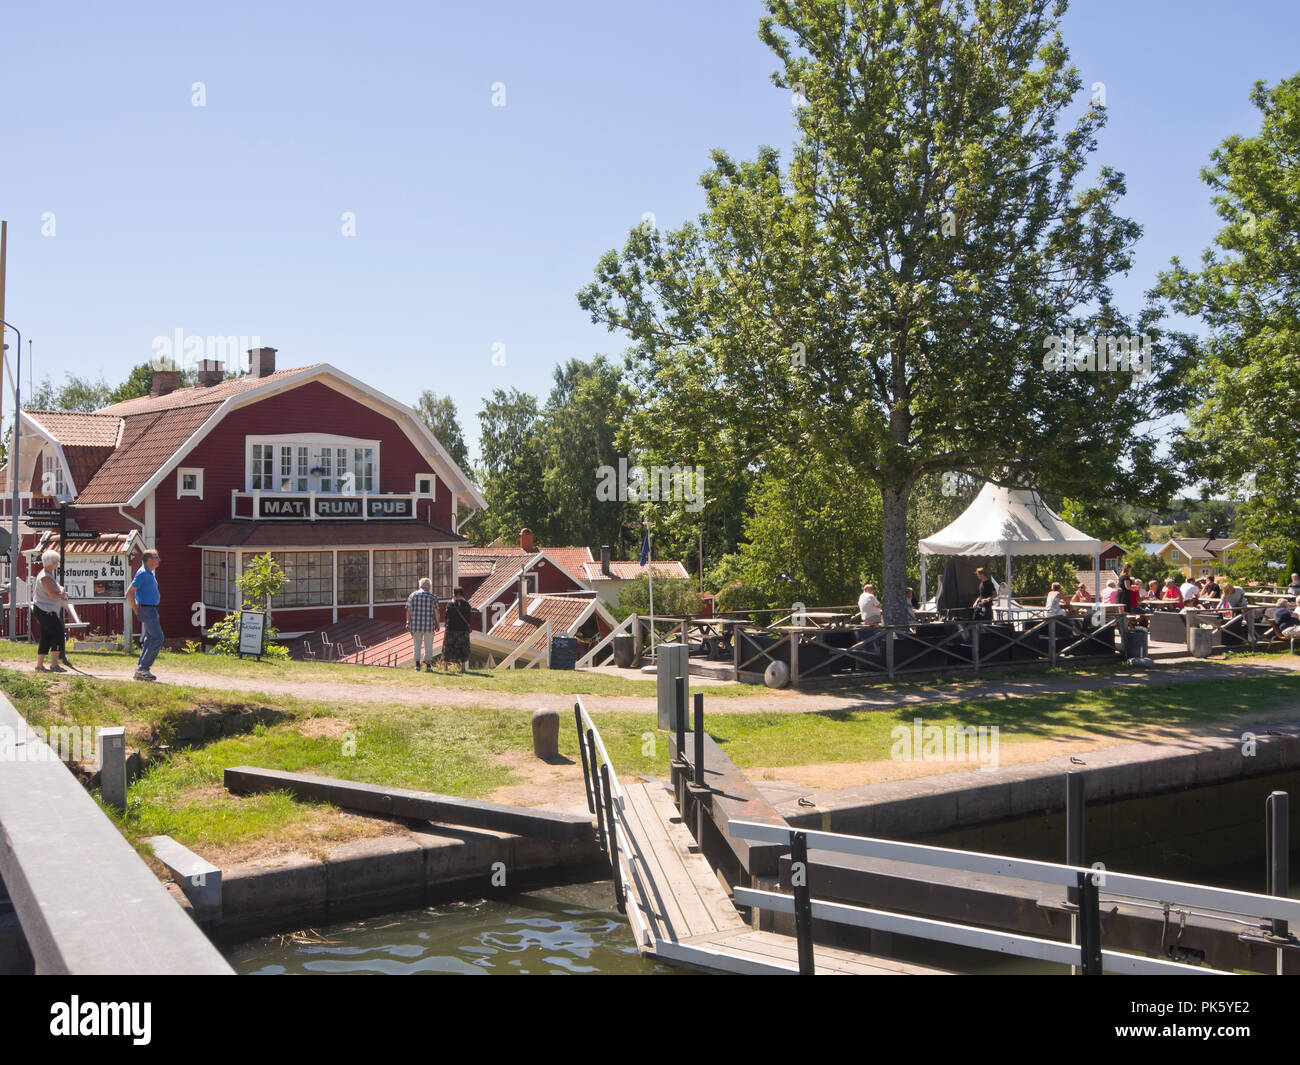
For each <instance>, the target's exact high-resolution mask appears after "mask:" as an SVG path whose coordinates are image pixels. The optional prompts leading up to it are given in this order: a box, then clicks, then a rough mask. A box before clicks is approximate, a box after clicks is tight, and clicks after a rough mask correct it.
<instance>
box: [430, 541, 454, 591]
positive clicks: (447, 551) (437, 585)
mask: <svg viewBox="0 0 1300 1065" xmlns="http://www.w3.org/2000/svg"><path fill="white" fill-rule="evenodd" d="M429 576H430V577H432V578H433V594H434V595H436V596H437V597H438V598H439V599H450V598H451V593H452V586H451V548H450V547H435V548H434V549H433V572H432V573H430V574H429Z"/></svg>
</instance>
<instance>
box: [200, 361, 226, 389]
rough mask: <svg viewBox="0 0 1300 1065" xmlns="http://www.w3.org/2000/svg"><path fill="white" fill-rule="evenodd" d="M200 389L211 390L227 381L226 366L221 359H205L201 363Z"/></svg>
mask: <svg viewBox="0 0 1300 1065" xmlns="http://www.w3.org/2000/svg"><path fill="white" fill-rule="evenodd" d="M198 379H199V387H200V388H211V387H212V386H213V385H217V384H220V383H221V382H222V381H224V380H225V379H226V364H225V363H224V362H222V361H221V360H220V359H204V360H203V361H202V362H200V363H199V374H198Z"/></svg>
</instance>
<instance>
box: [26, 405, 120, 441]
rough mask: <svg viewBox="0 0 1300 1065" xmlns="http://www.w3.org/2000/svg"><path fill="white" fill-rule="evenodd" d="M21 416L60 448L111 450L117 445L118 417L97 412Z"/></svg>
mask: <svg viewBox="0 0 1300 1065" xmlns="http://www.w3.org/2000/svg"><path fill="white" fill-rule="evenodd" d="M23 413H24V414H26V415H27V417H29V418H31V420H32V421H34V422H36V423H37V424H38V425H39V426H40V427H41V428H42V429H44V430H45V431H46V432H47V433H49V434H50V436H52V437H54V439H55V440H57V441H58V442H59V443H60V444H62V445H63V446H64V447H68V446H69V445H72V446H74V447H75V446H79V445H80V446H87V447H108V448H111V447H112V446H113V445H114V444H116V443H117V431H118V429H119V427H120V426H121V424H122V418H121V416H120V415H117V414H104V413H102V412H100V411H94V412H86V411H72V410H29V411H24V412H23Z"/></svg>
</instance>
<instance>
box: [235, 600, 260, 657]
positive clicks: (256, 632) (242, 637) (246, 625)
mask: <svg viewBox="0 0 1300 1065" xmlns="http://www.w3.org/2000/svg"><path fill="white" fill-rule="evenodd" d="M265 628H266V614H265V613H263V612H262V611H260V610H241V611H240V612H239V654H240V657H243V656H244V655H257V657H258V658H261V657H262V631H263V630H264V629H265Z"/></svg>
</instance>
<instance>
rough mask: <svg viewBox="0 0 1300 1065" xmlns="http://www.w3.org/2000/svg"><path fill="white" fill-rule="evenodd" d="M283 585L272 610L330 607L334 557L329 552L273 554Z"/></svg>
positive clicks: (332, 590)
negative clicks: (295, 607)
mask: <svg viewBox="0 0 1300 1065" xmlns="http://www.w3.org/2000/svg"><path fill="white" fill-rule="evenodd" d="M271 557H272V558H274V559H275V561H276V564H277V565H278V566H279V567H280V569H281V570H283V571H284V575H285V578H286V580H285V584H284V587H283V588H281V589H280V592H279V594H278V595H273V596H272V597H271V608H272V609H280V608H283V607H291V606H329V605H330V604H331V603H333V602H334V556H333V553H332V552H329V551H272V552H271Z"/></svg>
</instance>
